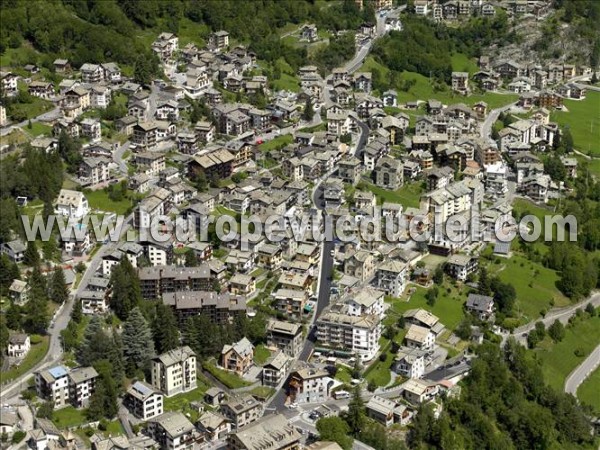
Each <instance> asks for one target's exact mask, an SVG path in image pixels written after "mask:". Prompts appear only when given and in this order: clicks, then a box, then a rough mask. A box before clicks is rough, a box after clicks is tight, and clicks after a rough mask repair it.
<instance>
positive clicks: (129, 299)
mask: <svg viewBox="0 0 600 450" xmlns="http://www.w3.org/2000/svg"><path fill="white" fill-rule="evenodd" d="M110 279H111V284H112V291H113V295H112V299H111V309H112V310H113V311H114V312H115V314H116V315H117V317H118V318H119V319H121V320H126V319H127V316H128V315H129V312H130V311H131V310H132V309H133V308H135V307H136V306H138V305H139V304H140V302H141V300H142V293H141V289H140V279H139V277H138V275H137V272H136V271H135V269H134V268H133V266H132V265H131V263H130V262H129V259H127V257H126V256H123V258H122V259H121V261H120V262H119V264H117V265H116V266H114V267H113V269H112V273H111V276H110Z"/></svg>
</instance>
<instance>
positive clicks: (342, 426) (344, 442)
mask: <svg viewBox="0 0 600 450" xmlns="http://www.w3.org/2000/svg"><path fill="white" fill-rule="evenodd" d="M317 431H318V432H319V437H320V439H321V440H322V441H333V442H336V443H337V444H338V445H339V446H340V447H342V448H343V449H344V450H350V449H351V448H352V443H353V442H354V439H352V436H350V435H349V434H348V432H349V431H350V428H349V427H348V424H347V423H346V422H344V421H343V420H342V419H341V418H340V417H336V416H332V417H325V418H323V419H319V420H318V421H317Z"/></svg>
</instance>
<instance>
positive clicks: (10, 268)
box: [0, 253, 21, 295]
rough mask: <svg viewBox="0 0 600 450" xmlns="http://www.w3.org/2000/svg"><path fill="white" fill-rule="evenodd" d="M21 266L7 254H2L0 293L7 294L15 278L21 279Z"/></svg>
mask: <svg viewBox="0 0 600 450" xmlns="http://www.w3.org/2000/svg"><path fill="white" fill-rule="evenodd" d="M20 278H21V272H20V270H19V266H17V264H16V263H13V262H12V261H11V260H10V259H8V256H7V255H6V254H4V253H3V254H2V255H0V295H6V294H7V293H8V288H9V287H10V285H11V284H12V282H13V280H19V279H20Z"/></svg>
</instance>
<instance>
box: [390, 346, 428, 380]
mask: <svg viewBox="0 0 600 450" xmlns="http://www.w3.org/2000/svg"><path fill="white" fill-rule="evenodd" d="M426 357H427V351H425V350H421V349H419V348H411V347H400V348H399V349H398V352H397V353H396V358H395V361H394V365H393V366H392V370H394V372H396V373H397V374H399V375H402V376H404V377H408V378H421V377H422V376H423V374H424V373H425V361H426Z"/></svg>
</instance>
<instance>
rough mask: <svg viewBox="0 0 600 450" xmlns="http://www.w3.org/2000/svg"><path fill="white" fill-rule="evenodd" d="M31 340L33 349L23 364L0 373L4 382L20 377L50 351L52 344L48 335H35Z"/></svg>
mask: <svg viewBox="0 0 600 450" xmlns="http://www.w3.org/2000/svg"><path fill="white" fill-rule="evenodd" d="M31 340H32V343H31V349H30V350H29V353H27V356H25V359H23V361H22V362H21V364H19V365H18V366H17V367H13V368H12V369H10V370H7V371H6V372H2V373H1V374H0V377H1V378H2V382H3V383H5V382H7V381H10V380H14V379H15V378H18V377H20V376H21V375H23V374H24V373H25V372H27V371H28V370H30V369H31V368H32V367H34V366H35V365H36V364H37V363H39V362H40V361H41V360H42V359H43V358H44V356H46V353H48V347H49V345H50V341H49V338H48V336H36V335H33V336H32V337H31ZM34 341H37V343H35V344H34Z"/></svg>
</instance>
